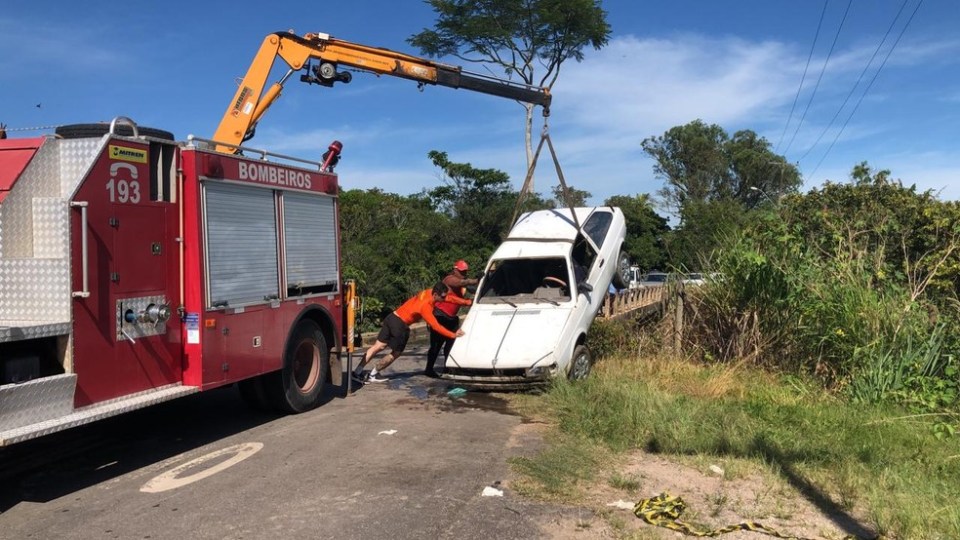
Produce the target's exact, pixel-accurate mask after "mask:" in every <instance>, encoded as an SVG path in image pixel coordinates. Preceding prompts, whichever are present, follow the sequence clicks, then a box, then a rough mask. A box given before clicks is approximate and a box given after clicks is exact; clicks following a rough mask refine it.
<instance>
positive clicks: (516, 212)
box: [510, 118, 580, 231]
mask: <svg viewBox="0 0 960 540" xmlns="http://www.w3.org/2000/svg"><path fill="white" fill-rule="evenodd" d="M544 141H546V143H547V147H548V148H550V156H552V157H553V166H554V167H555V168H556V169H557V178H559V179H560V190H561V194H562V195H563V202H564V204H566V205H567V208H569V209H570V215H571V216H572V217H573V223H574V225H576V227H577V230H578V231H579V230H580V221H579V220H578V219H577V213H576V212H574V211H573V205H572V204H571V202H570V190H569V189H567V182H566V181H565V180H564V179H563V170H561V169H560V160H559V159H557V152H556V150H554V149H553V141H551V140H550V133H549V130H548V126H547V119H546V118H544V119H543V130H542V131H541V132H540V142H539V143H538V144H537V151H536V152H534V154H533V161H531V162H530V167H529V168H528V169H527V177H526V179H524V181H523V187H521V188H520V195H519V196H518V197H517V206H516V207H515V208H514V209H513V219H511V220H510V226H513V224H515V223H516V222H517V217H519V216H520V208H521V207H522V206H523V201H524V199H525V198H526V196H527V194H528V193H530V191H531V190H530V185H531V184H532V183H533V171H534V169H536V168H537V160H538V159H540V150H542V149H543V143H544Z"/></svg>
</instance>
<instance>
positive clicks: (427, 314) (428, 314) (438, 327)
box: [420, 302, 463, 339]
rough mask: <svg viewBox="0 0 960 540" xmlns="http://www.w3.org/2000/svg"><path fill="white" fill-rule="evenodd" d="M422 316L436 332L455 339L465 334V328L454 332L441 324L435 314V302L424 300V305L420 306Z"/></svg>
mask: <svg viewBox="0 0 960 540" xmlns="http://www.w3.org/2000/svg"><path fill="white" fill-rule="evenodd" d="M420 316H421V317H423V322H425V323H427V325H428V326H429V327H430V328H432V329H433V331H434V332H436V333H438V334H440V335H441V336H443V337H445V338H448V339H454V338H457V337H460V336H462V335H463V330H457V333H456V334H454V333H453V332H451V331H450V330H447V329H446V328H444V327H443V325H442V324H440V321H438V320H437V318H436V317H434V316H433V304H432V303H428V302H424V304H423V307H421V308H420Z"/></svg>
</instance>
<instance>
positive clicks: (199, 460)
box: [0, 349, 574, 540]
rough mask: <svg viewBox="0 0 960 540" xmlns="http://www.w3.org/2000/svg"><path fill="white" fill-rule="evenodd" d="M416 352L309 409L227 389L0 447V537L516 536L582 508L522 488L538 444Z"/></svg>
mask: <svg viewBox="0 0 960 540" xmlns="http://www.w3.org/2000/svg"><path fill="white" fill-rule="evenodd" d="M412 352H414V354H412V355H410V356H407V357H403V358H401V359H400V361H398V362H397V364H395V366H394V367H392V368H391V369H390V371H391V372H392V373H393V379H392V380H391V381H390V382H388V383H379V384H376V383H371V384H368V385H366V386H365V387H362V388H360V389H359V390H357V391H356V392H355V393H354V394H353V395H351V396H349V397H334V398H332V400H331V401H330V402H329V403H327V404H325V405H323V406H322V407H320V408H318V409H316V410H314V411H311V412H309V413H306V414H301V415H296V416H274V415H268V414H264V413H257V412H253V411H251V410H250V409H248V408H247V407H246V406H245V405H244V404H243V403H242V402H241V400H240V398H239V395H238V393H237V392H236V390H235V389H234V388H225V389H220V390H215V391H211V392H204V393H201V394H198V395H193V396H189V397H187V398H181V399H179V400H175V401H172V402H169V403H164V404H161V405H157V406H154V407H152V408H150V409H146V410H142V411H137V412H134V413H129V414H126V415H123V416H120V417H116V418H111V419H108V420H105V421H101V422H99V423H96V424H92V425H89V426H82V427H79V428H74V429H73V430H69V431H66V432H62V433H58V434H54V435H51V436H48V437H46V438H42V439H38V440H34V441H28V442H25V443H21V444H18V445H14V446H13V447H10V448H6V449H2V450H0V512H2V514H0V539H18V540H19V539H24V538H38V539H50V538H98V539H100V538H122V539H128V538H141V539H166V538H171V539H173V538H177V539H180V538H216V539H220V538H338V539H352V538H358V539H359V538H364V539H371V538H374V539H376V538H389V539H392V540H397V539H405V538H417V539H421V538H449V539H458V540H462V539H470V538H484V539H487V538H496V539H511V538H517V539H519V538H537V537H543V536H544V535H545V533H544V530H543V528H542V527H543V524H544V523H545V522H547V521H549V520H551V519H556V518H557V516H558V515H563V514H565V513H569V512H573V511H574V510H573V509H564V508H558V507H551V506H548V505H543V504H538V503H534V502H530V501H526V500H524V499H522V498H520V497H519V496H518V495H516V494H515V493H513V492H512V491H511V490H510V489H509V482H508V481H507V478H508V476H509V474H508V471H509V465H508V463H507V459H508V458H509V457H510V456H516V455H524V454H527V455H528V454H531V453H533V452H535V451H536V450H537V448H538V447H539V444H540V441H539V438H538V437H537V436H536V435H534V434H533V430H529V429H524V425H523V424H522V419H521V418H520V417H518V416H515V415H513V414H511V413H510V412H509V411H508V410H507V409H506V403H505V402H504V401H503V400H502V399H500V398H498V397H497V396H496V395H493V394H483V393H468V394H467V395H465V396H463V397H461V398H452V397H450V396H449V395H448V393H447V392H448V391H449V390H450V389H451V388H452V386H450V385H448V384H447V383H443V382H441V381H435V380H433V379H428V378H426V377H424V376H422V375H420V371H422V366H423V363H424V358H423V350H422V349H416V350H414V351H412ZM393 430H395V432H393ZM391 432H392V434H391ZM498 482H500V483H499V484H498ZM487 487H494V488H500V489H503V488H506V489H503V491H504V496H502V497H497V496H483V495H482V493H483V491H484V489H485V488H487Z"/></svg>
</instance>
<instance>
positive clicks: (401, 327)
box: [351, 282, 471, 383]
mask: <svg viewBox="0 0 960 540" xmlns="http://www.w3.org/2000/svg"><path fill="white" fill-rule="evenodd" d="M448 291H449V288H448V287H447V286H446V285H444V284H443V283H442V282H441V283H437V284H436V285H435V286H434V287H433V289H424V290H422V291H420V292H419V293H417V294H416V295H414V296H413V298H410V299H409V300H407V301H406V302H404V303H403V305H401V306H400V307H398V308H397V309H396V310H394V311H393V313H391V314H389V315H387V316H386V317H385V318H384V319H383V325H382V326H381V327H380V333H379V334H377V341H376V343H374V344H373V346H372V347H370V348H369V349H367V352H366V354H364V355H363V361H362V362H360V364H359V365H358V366H357V367H356V369H354V370H353V373H352V374H351V376H352V377H353V378H354V380H356V381H359V382H361V383H363V382H384V381H386V380H387V379H386V378H385V377H381V376H380V372H381V371H383V370H385V369H387V366H389V365H390V364H392V363H393V362H394V361H395V360H396V359H397V358H400V355H401V354H403V350H404V349H405V348H406V347H407V340H408V339H410V325H411V324H413V323H415V322H417V321H419V320H421V319H422V320H423V321H424V322H426V323H427V325H428V326H430V328H431V329H433V330H434V331H436V332H439V333H440V334H442V335H444V336H446V337H449V338H457V337H460V336H462V335H463V330H457V331H456V332H451V331H450V330H447V329H446V328H444V327H443V326H442V325H441V324H440V323H439V322H438V321H437V318H436V317H434V316H433V306H434V304H436V303H437V302H439V301H441V300H443V299H444V298H447V299H448V300H451V299H452V298H453V296H452V295H451V296H449V297H448V296H447V293H448ZM452 301H453V302H460V303H462V304H463V305H467V306H469V305H470V304H471V302H470V300H466V299H462V298H459V297H458V298H456V299H453V300H452ZM388 345H389V346H390V356H388V357H386V358H384V359H383V360H381V361H380V362H378V363H377V365H375V366H374V367H373V370H372V371H370V374H369V375H368V376H367V378H366V379H364V378H363V368H364V366H366V365H367V364H368V363H369V362H370V360H372V359H373V357H374V356H376V355H377V353H379V352H380V351H382V350H383V349H385V348H386V347H387V346H388Z"/></svg>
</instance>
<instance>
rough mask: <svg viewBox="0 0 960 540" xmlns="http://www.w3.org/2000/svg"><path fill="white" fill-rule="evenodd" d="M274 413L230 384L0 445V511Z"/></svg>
mask: <svg viewBox="0 0 960 540" xmlns="http://www.w3.org/2000/svg"><path fill="white" fill-rule="evenodd" d="M276 418H278V415H276V414H270V413H265V412H258V411H254V410H252V409H250V408H248V407H247V406H246V405H245V404H244V403H243V402H242V401H241V399H240V397H239V395H238V392H237V391H236V389H235V388H234V387H232V386H231V387H226V388H220V389H216V390H211V391H207V392H201V393H199V394H194V395H191V396H187V397H183V398H180V399H176V400H173V401H169V402H166V403H161V404H158V405H155V406H153V407H149V408H146V409H142V410H138V411H134V412H130V413H127V414H124V415H120V416H116V417H113V418H108V419H105V420H101V421H99V422H95V423H93V424H88V425H84V426H79V427H76V428H73V429H70V430H67V431H62V432H59V433H54V434H52V435H47V436H45V437H41V438H39V439H34V440H31V441H26V442H23V443H19V444H16V445H14V446H11V447H8V448H2V449H0V485H2V486H3V489H0V512H5V511H7V510H9V509H10V508H11V507H13V506H15V505H16V504H18V503H20V502H47V501H51V500H53V499H56V498H59V497H63V496H65V495H69V494H70V493H74V492H76V491H79V490H82V489H84V488H86V487H89V486H92V485H95V484H97V483H100V482H103V481H105V480H110V479H112V478H116V477H118V476H121V475H123V474H126V473H128V472H130V471H134V470H137V469H140V468H142V467H145V466H148V465H151V464H154V463H157V462H160V461H163V460H165V459H168V458H171V457H173V456H176V455H179V454H181V453H183V452H188V451H190V450H194V449H196V448H199V447H202V446H204V445H206V444H209V443H211V442H214V441H217V440H220V439H223V438H226V437H229V436H231V435H235V434H237V433H241V432H243V431H245V430H248V429H251V428H254V427H256V426H259V425H261V424H264V423H267V422H270V421H272V420H274V419H276Z"/></svg>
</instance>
